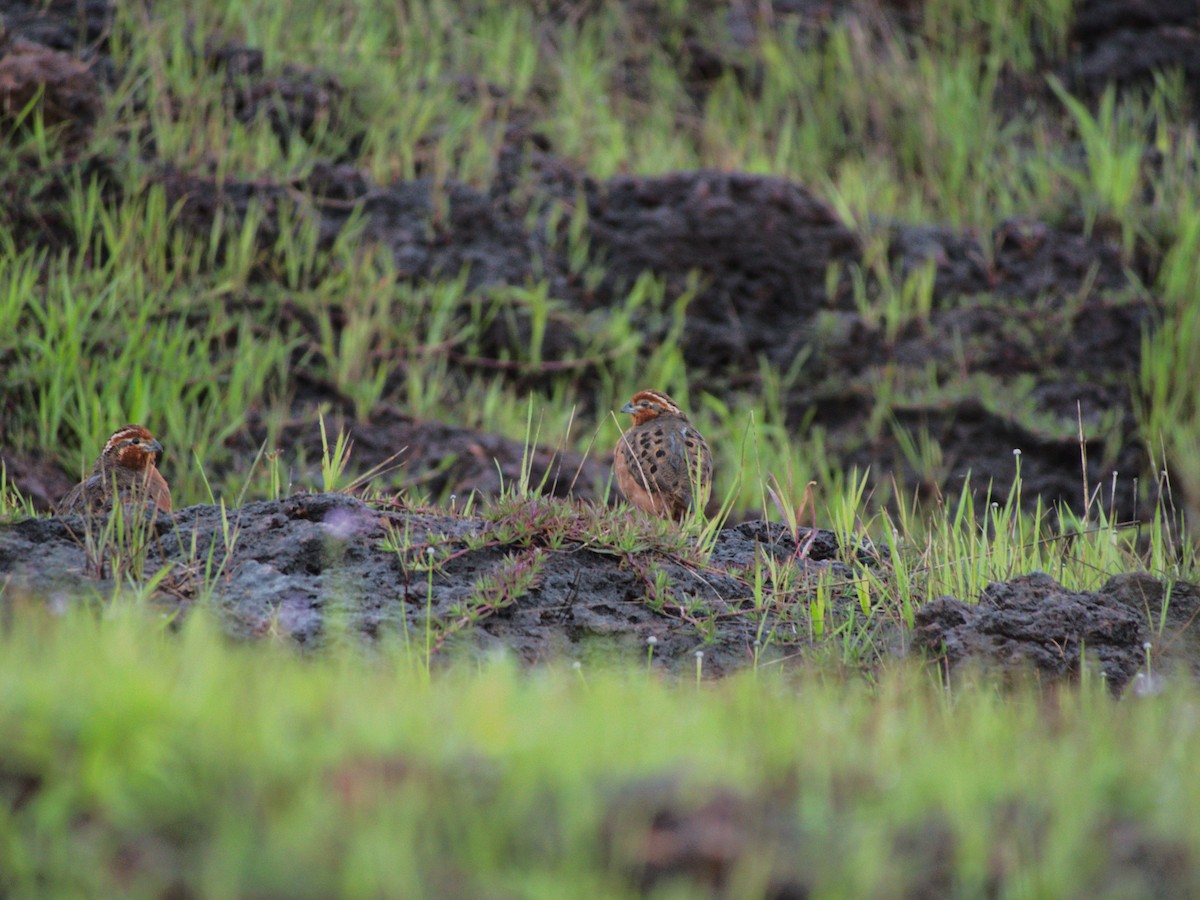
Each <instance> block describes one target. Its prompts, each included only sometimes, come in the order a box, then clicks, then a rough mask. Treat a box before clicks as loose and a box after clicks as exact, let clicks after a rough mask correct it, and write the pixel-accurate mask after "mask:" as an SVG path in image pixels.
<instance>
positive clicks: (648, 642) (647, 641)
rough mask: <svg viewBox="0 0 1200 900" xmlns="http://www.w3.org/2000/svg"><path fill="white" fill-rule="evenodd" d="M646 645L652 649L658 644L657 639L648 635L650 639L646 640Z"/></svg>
mask: <svg viewBox="0 0 1200 900" xmlns="http://www.w3.org/2000/svg"><path fill="white" fill-rule="evenodd" d="M646 643H647V644H649V645H650V646H651V647H653V646H654V645H655V644H657V643H658V638H656V637H655V636H654V635H650V637H648V638H646Z"/></svg>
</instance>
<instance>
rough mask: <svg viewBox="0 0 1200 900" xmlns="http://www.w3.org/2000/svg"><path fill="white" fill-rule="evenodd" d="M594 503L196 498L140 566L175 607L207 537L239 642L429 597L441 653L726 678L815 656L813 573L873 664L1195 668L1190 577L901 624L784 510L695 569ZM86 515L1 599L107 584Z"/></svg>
mask: <svg viewBox="0 0 1200 900" xmlns="http://www.w3.org/2000/svg"><path fill="white" fill-rule="evenodd" d="M600 515H602V513H601V512H600V511H598V510H596V509H595V508H594V507H592V506H591V505H590V504H586V503H581V502H578V501H563V500H552V499H541V500H539V499H533V500H529V501H521V502H519V503H509V504H508V505H498V506H497V507H495V511H494V512H492V513H488V514H486V516H485V517H476V516H465V515H452V514H448V513H447V512H446V511H445V510H438V509H432V508H420V509H417V508H406V507H403V506H395V505H382V504H367V503H364V502H363V501H361V500H359V499H357V498H354V497H350V496H346V495H342V494H297V495H295V496H292V497H289V498H287V499H285V500H280V501H263V502H259V503H251V504H248V505H247V506H245V507H243V508H241V509H239V510H233V511H231V512H230V513H229V521H230V524H231V529H232V533H233V534H234V539H233V540H232V541H231V542H230V543H231V545H232V546H231V547H230V548H229V549H226V542H225V537H224V535H225V534H226V531H225V526H224V524H223V520H222V511H221V509H220V508H219V507H213V506H194V507H190V508H188V509H183V510H180V511H179V512H178V513H176V514H175V515H174V516H173V517H169V516H160V517H159V519H158V520H157V521H156V522H155V523H154V524H153V526H152V527H151V528H150V531H151V539H150V541H149V544H148V552H147V554H146V564H145V571H144V576H145V577H150V576H152V575H153V574H154V572H155V571H157V570H158V569H159V568H160V567H162V566H164V565H170V566H171V569H170V572H169V575H168V576H167V578H166V579H165V580H164V582H163V588H162V590H160V591H159V593H158V595H157V596H158V602H160V603H161V604H162V606H163V608H164V609H166V610H174V609H176V608H178V609H181V610H183V611H185V612H186V610H187V608H188V607H189V605H190V603H191V602H192V601H193V600H194V599H195V598H196V597H198V596H200V594H201V584H200V581H201V578H202V574H201V573H202V568H203V560H205V559H206V558H207V557H208V556H209V550H210V548H212V549H214V550H215V558H216V559H217V560H218V561H220V562H222V569H221V572H220V574H219V575H218V576H216V577H214V578H212V579H211V580H210V586H211V594H210V595H209V601H208V602H210V603H211V605H212V608H213V609H215V610H216V611H217V614H218V615H219V616H220V618H221V621H222V622H223V624H224V626H225V628H226V629H227V631H229V632H230V633H231V634H233V635H237V636H240V637H246V638H252V637H256V636H262V635H266V634H276V635H283V636H286V637H288V638H290V639H292V640H294V641H296V642H297V643H299V644H300V645H302V646H316V645H319V644H320V643H321V641H322V640H323V639H324V638H325V636H326V635H327V633H328V630H329V629H330V628H331V627H336V628H338V629H348V630H350V631H351V632H354V633H358V634H361V635H363V636H364V637H365V638H367V639H371V638H381V637H385V636H390V638H391V639H394V640H399V639H401V638H402V636H403V635H404V634H405V633H406V632H407V633H408V634H410V635H412V634H420V635H422V636H423V635H424V634H425V625H426V610H427V609H428V610H429V611H430V614H431V615H432V619H431V620H430V622H431V624H432V627H433V633H434V634H435V635H436V643H435V648H436V654H437V658H439V659H452V658H456V657H459V656H461V655H462V654H489V653H492V652H504V653H511V654H513V655H515V656H516V657H517V658H519V659H520V660H522V661H524V662H526V663H540V662H549V661H554V660H564V659H569V660H581V661H589V662H590V661H596V662H599V661H610V660H623V661H628V662H644V661H645V660H646V657H647V649H648V643H647V642H648V639H650V638H654V664H655V665H656V666H658V667H660V668H665V669H666V670H667V671H670V672H673V673H678V674H690V673H691V672H694V670H695V655H694V654H695V652H696V651H697V650H702V651H703V653H704V657H703V667H704V672H705V674H706V675H708V676H720V675H724V674H728V673H730V672H733V671H736V670H738V669H740V668H744V667H746V666H748V665H751V664H752V663H753V662H754V659H755V651H756V647H755V642H756V640H757V641H759V647H758V648H757V650H758V660H759V664H780V665H785V666H792V665H802V664H804V662H805V661H806V659H809V658H811V655H810V651H812V650H813V648H814V646H815V645H814V642H813V641H812V639H811V635H810V631H809V624H808V610H809V600H810V599H811V597H812V596H813V594H814V585H815V580H816V578H817V577H818V576H819V575H821V574H825V575H826V577H827V578H829V579H830V580H831V583H832V584H833V586H834V590H833V599H832V602H831V609H830V611H829V613H828V617H829V619H828V621H827V625H826V627H828V628H831V629H837V628H846V629H849V630H850V633H851V634H852V635H854V639H855V640H858V641H860V642H861V646H862V648H863V655H864V664H865V665H871V664H874V663H879V662H883V661H885V659H886V658H889V657H891V658H896V657H903V656H907V655H909V654H910V653H911V652H912V651H913V650H916V651H919V652H921V653H923V654H925V655H927V656H928V657H930V658H931V659H934V660H937V661H938V662H939V664H940V665H943V666H944V667H945V668H946V670H947V671H948V672H953V671H955V670H957V669H958V668H960V667H962V666H964V665H972V666H978V665H982V666H984V667H986V668H993V669H999V670H1001V671H1002V672H1006V673H1010V674H1012V675H1013V677H1019V676H1018V673H1021V675H1024V676H1033V677H1035V678H1037V679H1039V680H1042V681H1045V682H1056V681H1061V680H1073V679H1077V678H1078V677H1079V676H1080V674H1081V671H1082V668H1083V666H1085V665H1086V666H1089V667H1091V668H1092V669H1093V670H1094V671H1096V672H1097V673H1098V674H1099V675H1100V676H1101V677H1104V678H1105V679H1106V681H1107V683H1108V684H1109V685H1110V686H1111V688H1112V690H1113V691H1114V692H1118V693H1119V692H1121V691H1123V690H1125V689H1126V688H1127V687H1128V686H1129V685H1130V684H1138V682H1137V679H1138V677H1139V669H1140V667H1141V665H1142V662H1143V661H1144V659H1145V650H1144V649H1143V644H1144V643H1145V642H1146V641H1153V644H1154V647H1155V659H1156V664H1155V665H1156V672H1159V673H1161V672H1165V671H1168V670H1169V669H1170V668H1172V667H1177V668H1178V669H1179V670H1181V671H1187V672H1189V673H1190V674H1192V675H1200V631H1197V629H1196V627H1195V620H1196V617H1197V615H1198V614H1200V591H1197V589H1196V588H1195V587H1193V586H1191V585H1187V584H1183V583H1175V584H1172V585H1170V586H1168V585H1166V584H1164V583H1163V582H1161V581H1159V580H1158V579H1156V578H1153V577H1151V576H1150V575H1147V574H1131V575H1120V576H1116V577H1114V578H1112V579H1110V580H1109V581H1108V583H1107V584H1105V585H1104V586H1103V587H1101V588H1100V589H1099V590H1096V591H1086V592H1075V591H1068V590H1065V589H1063V588H1062V587H1061V586H1059V585H1058V584H1057V583H1056V582H1055V581H1054V580H1053V579H1051V578H1050V577H1049V576H1048V575H1044V574H1040V573H1037V574H1032V575H1027V576H1023V577H1020V578H1016V579H1013V580H1011V581H1007V582H1002V583H996V584H992V585H990V586H989V587H988V588H987V589H986V590H984V591H983V592H982V594H981V595H980V596H979V597H978V598H975V597H969V598H953V597H943V598H939V599H937V600H934V601H931V602H929V603H927V604H926V605H924V606H923V607H921V608H920V609H919V610H918V611H917V613H916V621H915V627H914V628H913V629H911V630H909V629H906V628H904V627H903V626H902V625H901V624H899V620H898V619H897V618H896V617H893V616H889V615H888V614H887V613H886V612H882V611H875V614H874V615H871V616H865V615H863V612H862V610H861V609H859V607H858V601H857V600H856V599H854V596H855V595H854V592H853V590H852V584H853V581H854V579H855V578H856V577H858V576H859V575H860V574H861V572H862V570H863V568H864V567H876V568H880V567H886V566H887V557H886V554H880V553H877V552H875V551H873V550H872V548H870V547H860V548H852V549H851V551H850V552H849V553H847V552H845V551H844V550H843V548H841V547H839V546H838V543H837V539H836V537H835V536H834V535H833V533H831V532H827V531H818V532H816V533H815V534H814V533H810V532H808V531H807V530H802V532H801V533H800V535H799V537H800V540H801V546H800V547H797V544H796V541H795V540H794V539H793V537H792V535H791V534H789V533H788V532H787V530H786V529H785V528H783V527H782V526H780V525H775V524H768V523H766V522H762V521H752V522H744V523H741V524H738V525H734V526H731V527H728V528H726V529H724V530H723V531H722V532H721V533H720V534H719V536H718V537H717V540H716V542H715V544H714V546H713V549H712V553H711V556H710V558H709V560H708V561H707V562H706V563H703V564H701V563H699V562H697V561H696V560H695V559H692V558H690V555H689V553H688V552H687V551H686V549H683V550H681V551H675V552H666V551H662V550H656V549H652V547H654V546H657V545H658V544H656V543H654V542H653V539H652V536H651V535H650V533H647V534H644V535H641V536H640V538H639V539H638V540H635V541H632V542H630V543H629V544H628V545H627V546H629V547H630V549H628V550H622V549H618V542H617V541H616V540H613V541H612V542H611V543H609V542H601V541H598V540H597V539H596V537H595V534H596V533H597V528H596V526H597V522H598V518H597V517H598V516H600ZM622 521H628V520H622ZM632 521H635V522H636V520H632ZM85 524H86V523H85V522H84V521H83V520H82V519H80V518H78V517H67V518H48V519H28V520H25V521H22V522H17V523H14V524H8V525H3V526H0V582H3V583H4V584H5V585H6V588H5V594H4V602H5V603H13V602H16V598H19V597H21V596H25V595H32V596H37V597H48V598H51V601H52V604H54V603H58V604H62V603H69V602H74V601H78V600H81V599H84V598H87V597H89V596H91V597H106V596H109V595H110V594H111V592H112V591H113V589H114V587H115V583H114V582H113V581H112V580H111V577H112V574H113V571H112V570H113V567H114V565H116V566H119V565H120V564H121V563H120V560H119V559H118V560H114V559H112V558H111V557H110V558H109V559H108V560H106V562H105V565H104V566H103V571H101V570H100V569H98V568H97V566H96V565H95V563H94V561H93V560H91V559H89V555H88V553H87V552H86V549H85V548H86V546H87V541H86V540H85V539H84V534H85ZM100 524H102V523H97V527H99V526H100ZM631 527H636V526H631ZM647 527H650V526H647ZM660 541H661V538H660ZM193 547H195V548H199V549H198V550H194V549H192V548H193ZM765 555H770V556H773V557H775V559H776V560H777V561H778V562H779V563H781V564H782V565H784V566H795V567H798V569H799V570H800V571H799V573H798V574H799V577H798V578H797V579H796V580H795V585H796V586H795V587H794V588H792V589H791V593H789V594H788V600H789V601H794V602H787V603H768V604H765V605H764V606H763V608H762V612H761V614H759V613H756V612H755V597H754V589H753V570H754V567H755V565H756V561H757V560H760V559H762V558H763V557H764V556H765ZM1168 590H1169V591H1170V597H1169V601H1170V602H1169V603H1165V602H1164V599H1165V596H1164V595H1165V592H1167V591H1168ZM1164 608H1165V609H1166V614H1165V617H1164V616H1163V613H1162V611H1163V610H1164ZM1160 625H1161V630H1160V628H1159V626H1160Z"/></svg>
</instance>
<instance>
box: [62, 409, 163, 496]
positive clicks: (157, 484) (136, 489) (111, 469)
mask: <svg viewBox="0 0 1200 900" xmlns="http://www.w3.org/2000/svg"><path fill="white" fill-rule="evenodd" d="M162 452H163V448H162V444H160V443H159V442H158V441H157V440H156V439H155V437H154V435H152V434H151V433H150V432H149V431H147V430H146V429H145V428H143V427H142V426H141V425H124V426H122V427H121V428H118V429H117V430H116V431H115V432H113V435H112V437H110V438H109V439H108V443H107V444H105V445H104V450H103V452H101V454H100V458H99V459H97V460H96V464H95V465H94V466H92V472H91V474H90V475H88V477H87V478H85V479H84V480H83V481H81V482H80V483H79V484H77V485H75V487H73V488H71V490H69V491H67V493H66V496H64V497H63V498H62V500H61V501H60V502H59V504H58V512H59V514H60V515H66V514H69V513H77V514H89V513H90V514H96V513H106V512H111V511H112V507H113V496H112V495H113V488H114V487H115V488H116V492H117V497H118V498H119V500H120V502H121V503H123V504H126V505H129V506H135V507H136V506H144V507H147V508H151V507H152V508H155V509H157V510H158V511H159V512H170V511H171V489H170V488H169V487H168V486H167V481H166V479H165V478H163V476H162V473H161V472H159V471H158V460H159V458H160V457H161V456H162Z"/></svg>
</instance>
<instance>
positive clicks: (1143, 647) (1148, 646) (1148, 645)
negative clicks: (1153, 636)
mask: <svg viewBox="0 0 1200 900" xmlns="http://www.w3.org/2000/svg"><path fill="white" fill-rule="evenodd" d="M1142 649H1143V650H1145V651H1146V652H1147V653H1149V652H1150V642H1149V641H1146V643H1144V644H1142Z"/></svg>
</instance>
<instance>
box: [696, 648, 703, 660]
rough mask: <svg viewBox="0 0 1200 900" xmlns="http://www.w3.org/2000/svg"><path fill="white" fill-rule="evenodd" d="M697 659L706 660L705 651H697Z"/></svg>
mask: <svg viewBox="0 0 1200 900" xmlns="http://www.w3.org/2000/svg"><path fill="white" fill-rule="evenodd" d="M696 659H704V651H703V650H697V651H696Z"/></svg>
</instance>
